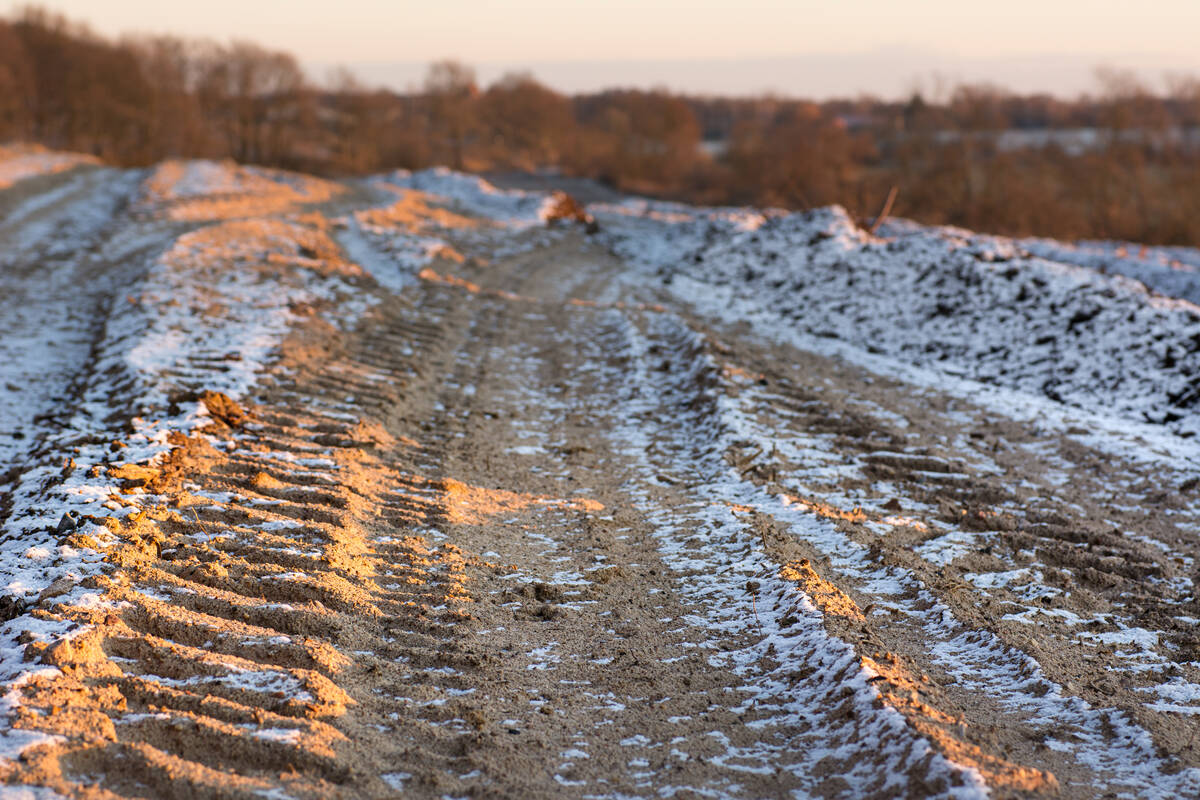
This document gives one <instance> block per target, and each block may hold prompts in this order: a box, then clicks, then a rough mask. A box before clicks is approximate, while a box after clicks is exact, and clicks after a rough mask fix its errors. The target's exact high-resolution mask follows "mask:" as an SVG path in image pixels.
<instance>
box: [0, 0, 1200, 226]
mask: <svg viewBox="0 0 1200 800" xmlns="http://www.w3.org/2000/svg"><path fill="white" fill-rule="evenodd" d="M1099 78H1100V80H1099V91H1098V92H1097V93H1096V94H1095V95H1092V96H1085V97H1080V98H1076V99H1072V100H1066V99H1061V98H1055V97H1052V96H1049V95H1032V96H1020V95H1015V94H1012V93H1010V92H1007V91H1005V90H1003V89H1002V88H999V87H994V86H981V85H964V86H958V87H954V88H951V89H948V90H945V91H937V92H935V93H934V95H933V96H925V95H922V94H920V93H914V94H913V95H912V96H911V97H910V98H909V99H907V100H906V101H903V102H888V101H883V100H879V99H873V98H862V99H858V100H840V101H829V102H821V103H816V102H808V101H804V100H799V99H794V98H784V97H771V96H762V97H753V98H723V97H696V96H683V95H678V94H674V93H671V92H668V91H665V90H656V91H643V90H611V91H604V92H599V93H592V94H582V95H575V96H567V95H564V94H562V93H559V92H556V91H554V90H553V89H551V88H549V87H547V86H545V85H542V84H540V83H539V82H538V81H537V80H536V79H535V78H534V77H533V76H532V75H530V74H527V73H514V74H509V75H506V76H504V77H503V78H501V79H500V80H498V81H496V82H494V83H492V84H491V85H489V86H487V87H481V86H480V85H479V82H478V81H477V80H476V77H475V74H474V72H473V71H472V69H471V68H470V67H468V66H466V65H463V64H461V63H457V62H453V61H446V62H440V63H436V64H433V65H431V67H430V68H429V71H428V74H427V76H426V78H425V81H424V83H423V85H422V86H421V88H420V89H419V90H416V91H410V92H395V91H390V90H385V89H376V88H370V87H367V86H365V85H363V84H362V83H360V82H359V81H358V80H357V79H356V78H355V77H354V76H353V75H352V74H351V73H349V72H347V71H344V70H342V71H339V72H338V73H337V74H335V75H333V76H331V77H330V79H329V80H327V81H325V82H324V83H323V84H317V83H314V82H313V81H311V80H309V79H308V78H307V77H306V76H305V74H304V71H303V70H302V68H301V67H300V65H299V63H298V61H297V60H296V58H295V57H294V56H293V55H291V54H289V53H283V52H276V51H272V50H268V49H265V48H263V47H260V46H258V45H256V44H253V43H249V42H241V41H235V42H232V43H229V44H219V43H216V42H211V41H198V40H191V39H185V38H179V37H173V36H137V37H123V38H120V39H110V38H106V37H102V36H99V35H97V34H95V33H93V32H92V31H90V30H89V29H88V28H87V27H86V26H84V25H82V24H78V23H74V22H72V21H69V20H67V19H65V18H63V17H61V16H59V15H56V14H53V13H50V12H48V11H45V10H43V9H40V8H26V9H23V10H20V11H18V12H16V13H14V14H13V15H11V16H10V18H8V19H5V20H0V141H4V140H27V141H36V142H40V143H43V144H45V145H47V146H50V147H55V148H60V149H68V150H77V151H83V152H88V153H92V154H94V155H97V156H99V157H101V158H103V159H104V160H106V161H109V162H111V163H115V164H122V165H131V166H136V165H145V164H151V163H154V162H156V161H158V160H161V159H163V158H167V157H173V156H187V157H207V158H233V159H235V160H237V161H239V162H243V163H254V164H262V165H268V166H277V167H283V168H287V169H294V170H299V171H304V172H311V173H316V174H322V175H333V176H338V175H354V174H365V173H370V172H378V171H383V170H388V169H394V168H399V167H402V168H408V169H419V168H422V167H427V166H433V165H448V166H451V167H455V168H457V169H466V170H471V171H477V172H488V171H512V170H523V171H524V170H536V169H543V168H550V169H557V170H561V171H562V172H563V173H565V174H569V175H575V176H582V177H589V178H594V179H597V180H599V181H601V182H603V183H605V184H607V185H610V186H612V187H614V188H616V189H619V190H622V191H627V192H634V193H640V194H645V195H650V196H656V197H664V198H672V199H680V200H687V201H692V202H700V203H707V204H753V205H770V206H781V207H786V208H807V207H812V206H819V205H828V204H832V203H839V204H841V205H843V206H845V207H846V208H847V209H849V211H850V212H851V213H852V214H855V215H858V216H860V217H862V218H869V217H871V216H873V215H875V214H877V213H878V211H879V209H880V208H881V206H882V205H883V204H884V201H885V198H886V197H887V196H888V195H889V193H890V192H891V191H892V190H893V188H895V189H896V190H897V193H896V197H897V199H896V202H895V206H894V208H893V210H892V213H893V214H895V215H898V216H905V217H909V218H912V219H916V220H920V221H923V222H930V223H944V224H953V225H960V226H963V227H968V228H973V229H978V230H984V231H989V232H994V233H1008V234H1014V235H1031V234H1032V235H1045V236H1056V237H1062V238H1116V239H1127V240H1132V241H1141V242H1147V243H1158V244H1181V245H1193V246H1195V245H1200V80H1197V79H1195V78H1187V77H1178V78H1175V79H1172V80H1171V81H1170V82H1169V83H1168V84H1167V85H1166V87H1165V89H1164V90H1163V91H1155V90H1152V89H1151V88H1150V87H1148V86H1146V85H1144V84H1143V83H1141V82H1139V81H1138V80H1137V79H1136V78H1135V77H1134V76H1132V75H1130V74H1126V73H1121V72H1112V71H1109V72H1105V73H1102V74H1101V75H1100V76H1099Z"/></svg>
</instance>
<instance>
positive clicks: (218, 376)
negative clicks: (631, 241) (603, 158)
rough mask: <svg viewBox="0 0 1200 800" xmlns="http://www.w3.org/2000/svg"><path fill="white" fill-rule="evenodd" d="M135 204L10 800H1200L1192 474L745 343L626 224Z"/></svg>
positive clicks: (95, 371)
mask: <svg viewBox="0 0 1200 800" xmlns="http://www.w3.org/2000/svg"><path fill="white" fill-rule="evenodd" d="M418 177H419V176H418ZM434 177H435V178H437V176H434ZM438 179H439V180H445V176H441V177H440V178H438ZM38 180H40V179H38ZM416 180H417V179H416V178H414V181H416ZM429 180H431V181H432V180H434V178H430V179H429ZM463 180H464V181H465V180H466V179H463ZM22 185H23V184H17V186H16V187H15V188H14V189H10V190H8V191H10V192H13V191H16V190H18V189H20V188H21V186H22ZM25 185H26V186H28V184H25ZM464 185H465V184H464ZM99 187H107V188H105V189H104V191H106V192H111V193H112V197H115V198H121V199H120V200H112V201H107V200H106V201H105V202H108V203H109V205H108V206H106V210H105V211H104V213H103V215H102V216H103V217H104V219H103V223H102V224H100V225H99V226H98V227H96V228H94V231H93V229H91V228H89V233H88V234H87V235H86V236H85V235H84V234H79V235H77V236H75V235H73V236H72V237H70V238H67V239H64V241H68V242H83V241H85V239H86V240H87V241H94V242H95V244H93V245H89V248H90V250H89V252H91V255H90V256H88V258H90V259H91V260H90V261H89V262H88V263H89V264H92V267H90V269H92V272H89V273H88V274H89V275H92V274H95V275H113V276H116V277H113V278H112V279H111V280H110V282H109V283H108V284H99V288H96V289H94V290H93V291H92V292H91V293H90V294H89V297H92V298H94V301H95V302H94V303H93V305H91V306H87V308H88V309H89V310H88V311H87V313H86V314H85V317H86V319H87V320H91V321H90V322H87V323H86V325H90V326H91V327H89V328H88V330H93V331H95V333H94V334H93V335H92V342H91V344H90V345H89V347H88V349H87V350H86V353H85V351H84V349H80V348H79V347H75V349H71V350H70V351H69V352H70V357H69V358H67V357H64V358H63V360H62V361H61V362H55V365H54V367H53V368H52V369H49V370H47V372H48V373H49V376H50V377H48V378H47V379H46V380H47V381H48V382H47V383H46V384H45V385H42V384H37V383H36V381H35V380H34V379H33V378H32V377H30V378H28V380H27V379H26V378H25V377H23V376H24V373H14V376H13V378H12V380H13V381H14V385H15V386H17V389H15V390H13V391H14V392H21V393H23V394H17V395H16V397H17V399H16V400H15V401H14V402H13V404H12V407H13V410H11V411H6V412H5V414H6V416H5V417H4V418H3V420H0V429H9V430H22V431H30V435H29V439H27V440H15V441H19V442H23V443H22V444H20V446H17V445H15V444H14V445H9V450H0V453H3V454H4V456H5V458H6V459H7V460H8V461H7V463H8V464H10V465H11V472H10V476H11V477H10V480H9V483H8V484H7V487H8V488H7V490H6V492H7V494H6V496H7V497H9V498H10V499H9V501H8V503H7V508H6V511H5V513H6V518H5V527H4V530H5V537H6V540H5V547H6V548H8V549H7V551H6V552H7V555H6V558H7V559H8V561H9V562H10V563H8V564H6V569H7V570H8V572H7V573H6V574H8V575H9V576H10V577H11V582H10V583H9V586H8V588H7V590H6V591H7V595H8V596H7V597H6V599H5V601H4V609H5V616H6V617H8V618H9V619H8V622H7V623H6V625H5V627H4V629H3V636H4V640H5V642H6V643H7V644H6V649H5V658H4V661H3V667H4V669H5V675H4V678H5V680H6V681H7V685H8V687H9V688H8V690H7V692H8V693H7V694H6V696H5V704H6V709H7V713H8V715H9V722H8V728H7V730H6V733H5V735H4V738H3V747H2V748H0V755H3V756H5V760H4V761H3V762H2V764H3V775H4V777H5V778H6V779H7V781H8V783H9V786H7V787H4V788H3V789H0V796H5V792H9V793H14V794H13V796H14V797H16V796H22V795H19V794H15V792H17V791H23V789H18V788H17V787H41V788H39V789H37V790H36V792H37V793H35V794H33V795H32V796H35V797H38V798H44V797H56V796H59V795H61V796H66V797H213V798H216V797H247V798H249V797H297V798H302V797H314V798H315V797H321V798H323V797H347V798H353V797H398V796H402V795H403V796H410V795H411V796H417V797H515V796H525V797H547V798H550V797H554V798H557V797H649V796H656V797H878V798H890V797H982V796H985V795H988V794H989V793H990V796H992V797H1041V796H1053V797H1071V798H1075V797H1079V798H1088V797H1104V796H1133V797H1164V798H1170V797H1188V796H1200V751H1198V750H1197V744H1196V743H1195V741H1194V740H1195V738H1196V733H1197V730H1198V728H1197V722H1196V717H1195V713H1196V710H1197V709H1200V706H1197V705H1193V703H1194V702H1195V700H1196V699H1200V685H1198V683H1200V681H1198V678H1200V675H1198V674H1197V668H1196V664H1195V662H1196V661H1197V659H1196V656H1195V654H1194V652H1193V650H1194V648H1195V646H1196V645H1195V642H1196V634H1195V626H1196V625H1197V624H1200V622H1198V620H1200V610H1198V609H1197V608H1196V600H1195V598H1194V597H1193V592H1194V583H1193V580H1194V576H1195V567H1194V558H1195V551H1196V533H1197V532H1200V527H1198V526H1200V515H1198V511H1197V508H1196V500H1195V498H1196V494H1195V491H1194V487H1195V482H1194V481H1195V466H1194V465H1195V462H1194V461H1191V460H1189V459H1190V456H1189V455H1188V454H1189V453H1190V450H1188V449H1187V448H1188V447H1189V446H1190V445H1189V440H1187V439H1186V438H1179V439H1177V444H1178V450H1176V451H1173V452H1168V453H1160V454H1156V453H1155V447H1156V446H1157V442H1156V441H1151V442H1147V443H1145V446H1144V447H1142V448H1141V449H1140V450H1139V449H1136V448H1134V449H1133V450H1131V449H1130V447H1129V446H1127V445H1128V442H1129V440H1130V439H1131V438H1133V437H1134V436H1135V435H1136V434H1137V433H1138V430H1140V429H1136V428H1131V427H1129V426H1125V427H1121V428H1120V430H1118V431H1116V432H1114V433H1112V434H1111V438H1112V442H1111V443H1110V445H1111V446H1107V447H1105V446H1102V445H1103V443H1101V444H1100V445H1097V444H1095V442H1094V437H1095V436H1101V435H1108V434H1106V433H1105V431H1106V430H1108V429H1107V428H1105V427H1104V426H1105V424H1106V422H1105V420H1106V419H1108V418H1102V417H1101V416H1097V415H1096V414H1093V413H1092V412H1088V411H1086V410H1079V409H1074V410H1071V412H1070V415H1071V419H1072V420H1073V423H1072V426H1067V428H1064V427H1063V426H1061V425H1057V424H1055V423H1054V421H1053V420H1052V419H1050V418H1049V417H1047V418H1046V419H1044V420H1043V421H1042V423H1041V424H1039V422H1038V421H1036V420H1035V421H1031V420H1030V418H1029V415H1028V414H1024V413H1016V412H1014V413H1012V414H1007V415H1006V414H1005V413H1002V411H1003V408H1002V406H1000V405H999V404H998V403H997V402H994V401H993V400H989V399H988V398H989V397H990V395H988V394H987V392H988V389H987V387H980V388H979V392H980V395H979V398H980V399H979V402H972V401H971V400H970V399H964V398H963V396H962V393H961V392H956V391H941V390H939V388H937V387H936V386H930V385H929V383H928V382H922V381H920V380H915V379H910V380H903V379H902V378H901V377H897V370H896V369H891V368H889V369H882V368H880V369H872V368H870V360H869V359H867V358H859V359H849V358H840V357H835V356H832V355H830V354H829V353H827V352H823V351H820V350H815V349H806V348H803V347H798V346H797V345H796V344H795V343H794V342H792V341H791V340H789V338H788V337H785V336H781V335H777V334H778V333H779V331H778V330H775V329H773V328H771V327H764V326H763V325H761V324H760V323H759V322H757V321H755V322H740V321H738V320H736V319H730V318H728V317H722V316H720V315H715V314H713V313H709V312H706V311H705V309H704V307H703V304H700V303H688V302H685V300H684V299H681V297H680V295H679V294H678V293H676V292H673V291H672V290H671V287H670V284H669V282H663V281H655V280H651V279H649V278H648V277H647V276H646V274H645V273H644V272H640V271H638V270H636V269H634V268H632V267H631V266H630V263H629V261H628V260H627V259H626V258H624V257H619V256H618V255H617V253H622V252H624V249H623V246H622V245H621V244H620V243H619V242H618V243H616V244H614V237H620V236H623V235H629V236H632V235H633V233H632V232H627V231H626V229H624V228H623V227H622V226H623V224H624V223H623V221H622V218H621V216H620V215H619V214H613V215H611V217H610V218H602V224H604V225H605V231H606V233H605V235H604V237H608V238H604V237H601V238H598V239H597V238H595V237H588V236H585V235H584V233H583V231H582V229H576V228H575V227H573V226H571V225H559V226H556V227H552V228H546V227H545V226H543V225H541V224H540V223H539V224H532V223H528V224H527V223H526V222H524V221H522V220H523V218H522V217H520V214H523V213H525V211H523V209H525V208H526V206H527V205H528V204H529V203H530V202H533V205H534V206H535V207H536V205H537V203H538V202H540V199H539V198H528V197H515V196H514V197H506V196H503V195H499V194H489V193H487V192H482V193H480V192H478V191H476V192H475V193H474V194H472V193H469V192H467V193H462V194H454V193H452V192H443V193H438V192H435V191H434V189H433V188H432V187H428V188H427V189H426V190H425V191H424V192H422V191H420V185H419V184H416V188H415V189H414V188H412V185H408V186H406V185H402V184H396V185H392V186H380V185H378V184H364V185H355V186H353V187H349V188H343V187H336V186H332V185H325V184H321V183H318V182H300V179H299V178H293V177H288V176H286V175H281V174H269V173H268V172H267V171H259V172H250V171H239V169H238V168H235V167H232V166H231V165H208V164H203V163H201V164H190V165H164V166H163V167H160V168H159V169H158V170H156V171H154V172H153V173H151V174H150V175H149V176H148V177H147V176H143V175H141V174H135V173H119V174H118V173H112V172H105V171H91V172H83V173H79V172H76V173H67V175H66V176H65V177H64V176H58V177H56V178H55V179H54V181H50V182H48V184H47V186H46V187H45V191H46V192H47V193H52V192H59V193H61V195H62V197H63V198H64V199H62V200H55V201H54V203H59V205H51V204H47V208H50V207H53V208H61V209H69V208H71V207H72V206H71V203H73V202H76V200H78V202H81V203H86V204H87V205H88V207H89V208H92V207H97V206H99V201H98V200H96V199H95V197H94V196H93V195H91V194H88V193H89V192H95V191H99V190H100V189H99ZM39 189H41V187H39ZM3 196H4V195H3V194H0V197H3ZM34 196H35V197H36V196H37V195H36V194H35V195H34ZM108 196H109V195H107V194H106V195H105V197H108ZM505 203H507V204H508V205H505ZM356 212H357V213H356ZM502 212H503V213H502ZM36 213H37V212H36V210H35V211H30V212H27V216H26V217H21V216H19V213H18V214H17V215H10V217H9V219H8V220H7V221H6V222H5V223H3V224H0V235H3V236H5V237H9V238H8V239H6V241H10V242H11V241H17V242H21V243H23V242H25V239H23V238H21V237H23V236H26V233H25V232H26V231H30V230H34V227H33V223H32V222H30V223H25V222H23V221H22V220H24V219H29V220H32V219H34V218H35V217H36ZM655 213H657V212H655ZM97 214H99V212H97ZM72 216H73V215H72ZM630 224H631V225H633V226H634V227H631V228H630V229H629V231H636V230H637V228H636V226H640V225H643V224H647V223H646V222H645V220H644V219H642V218H639V219H638V220H637V221H636V222H631V223H630ZM135 231H136V233H134V232H135ZM101 232H102V233H101ZM87 236H91V237H92V239H87ZM97 237H99V238H97ZM135 241H136V242H137V243H138V245H137V247H134V246H133V245H132V244H131V243H132V242H135ZM25 246H26V245H24V244H21V245H20V247H25ZM20 247H18V248H17V249H18V250H19V249H20ZM30 247H32V246H30ZM30 252H34V251H30ZM37 252H40V251H37ZM78 252H79V248H78V247H72V248H69V252H68V253H66V254H64V256H63V258H64V259H66V260H64V261H58V262H54V261H50V262H46V263H47V264H51V265H53V267H54V268H53V269H48V270H47V271H45V272H44V273H40V274H43V275H44V277H43V278H41V279H39V280H37V281H33V283H32V284H31V285H32V286H34V287H40V288H41V289H45V288H46V287H48V286H50V285H51V284H49V283H47V282H48V281H51V280H59V277H61V276H60V273H63V271H64V270H68V269H78V268H79V267H78V266H77V265H78V264H79V263H82V262H79V260H78V259H79V258H80V256H78V255H77V254H78ZM35 260H36V259H26V260H25V261H24V262H21V263H31V264H32V263H33V262H34V261H35ZM14 263H17V262H14ZM38 263H42V262H41V261H38ZM72 265H74V266H72ZM26 272H28V270H26ZM29 274H39V273H32V272H30V273H29ZM63 274H68V273H63ZM23 275H25V272H22V271H21V270H20V269H17V268H16V267H13V266H8V267H6V271H5V281H7V282H8V283H6V284H5V285H10V284H11V285H16V283H14V282H18V281H23V280H26V278H25V277H23ZM231 276H232V277H231ZM118 278H119V279H118ZM65 283H66V284H71V285H76V286H78V285H82V283H81V282H80V281H79V280H78V279H75V280H71V279H69V278H68V279H67V280H66V281H65ZM89 285H90V286H95V285H96V284H89ZM63 291H65V288H64V289H63V290H61V291H60V290H54V291H46V292H45V294H46V295H47V297H46V298H44V299H39V297H41V296H40V295H38V294H37V293H36V292H34V291H33V289H31V290H30V293H27V294H25V295H20V296H19V297H21V298H22V299H21V300H20V302H17V299H16V298H17V297H18V295H17V294H16V293H14V292H12V291H11V290H10V293H9V297H8V298H6V299H5V300H4V303H5V304H6V305H4V310H3V312H2V314H8V315H10V316H9V317H3V316H0V318H4V319H9V318H13V319H15V318H17V317H18V316H19V314H21V313H26V311H22V309H28V308H38V309H41V311H39V313H41V314H42V315H43V316H42V317H41V319H55V318H60V319H61V318H64V316H65V321H64V323H63V324H61V325H59V326H58V327H54V326H47V325H42V324H30V325H27V326H26V328H28V329H30V330H34V331H35V332H36V333H38V335H41V336H43V337H44V338H45V339H46V341H47V345H46V346H47V347H48V348H50V349H51V350H55V351H57V346H56V344H55V343H57V342H59V341H69V340H70V336H71V334H72V333H73V332H77V331H79V330H80V329H81V326H82V325H83V324H84V323H81V322H79V321H76V320H74V319H73V318H71V317H70V316H69V315H65V312H62V311H60V310H59V307H58V306H54V305H52V304H51V298H52V299H53V300H54V301H56V302H64V299H65V302H66V304H67V305H68V306H69V307H71V308H78V307H79V305H80V304H79V303H78V302H74V301H73V300H71V299H70V298H71V295H69V294H63V293H62V292H63ZM1181 313H1182V312H1181ZM31 335H32V334H31ZM5 338H6V339H7V334H6V337H5ZM85 338H86V337H85ZM3 346H8V342H7V341H6V342H5V343H4V345H3ZM61 352H66V351H61ZM6 374H7V373H6ZM231 398H232V399H231ZM47 401H48V402H50V403H51V404H52V405H53V407H54V409H55V412H54V414H53V415H52V416H51V417H50V418H48V419H49V420H50V421H49V422H45V423H44V424H43V423H41V422H39V423H38V424H39V425H43V427H42V428H37V427H31V426H30V425H31V422H30V421H31V420H32V418H33V415H30V414H29V412H30V411H33V412H34V415H44V413H45V412H44V411H43V410H42V407H41V406H39V405H38V403H44V402H47ZM1047 413H1049V412H1047ZM22 414H25V415H26V416H27V417H29V419H28V420H27V419H26V418H25V417H22V416H21V415H22ZM1109 421H1111V420H1109ZM1088 425H1090V427H1087V428H1086V429H1084V428H1083V427H1079V426H1088ZM1118 427H1120V426H1118ZM1131 431H1132V432H1131ZM1085 434H1086V435H1087V436H1091V437H1093V438H1092V439H1086V441H1087V442H1089V443H1085V442H1084V440H1085V438H1086V437H1085ZM1164 435H1168V434H1164ZM66 459H70V461H65V460H66ZM1155 459H1157V460H1155ZM66 511H73V513H75V514H76V518H75V521H68V522H67V523H66V524H65V526H64V525H63V524H62V523H61V521H60V519H59V515H60V513H66ZM39 548H40V549H39ZM39 581H40V582H39Z"/></svg>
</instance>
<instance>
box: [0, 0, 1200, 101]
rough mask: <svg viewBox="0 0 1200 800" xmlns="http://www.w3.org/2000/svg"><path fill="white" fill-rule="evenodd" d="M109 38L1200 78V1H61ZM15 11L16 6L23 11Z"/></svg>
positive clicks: (1045, 84)
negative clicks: (153, 36) (162, 36)
mask: <svg viewBox="0 0 1200 800" xmlns="http://www.w3.org/2000/svg"><path fill="white" fill-rule="evenodd" d="M44 4H45V5H46V6H47V7H48V8H50V9H52V10H55V11H59V12H61V13H64V14H66V15H67V16H69V17H71V18H73V19H76V20H82V21H86V22H88V23H89V24H90V25H91V26H92V27H93V29H95V30H97V31H98V32H100V33H104V34H110V35H116V34H120V33H173V34H178V35H184V36H192V37H207V38H214V39H218V40H223V41H224V40H229V39H233V38H239V39H248V40H251V41H255V42H257V43H259V44H262V45H264V46H267V47H270V48H272V49H281V50H287V51H289V52H292V53H293V54H295V55H296V56H297V57H298V58H299V59H300V61H301V62H302V63H303V64H304V65H305V66H306V68H307V69H308V70H309V71H310V73H311V74H312V75H313V76H314V77H316V78H318V79H320V78H322V77H325V76H326V75H328V74H329V72H330V71H331V70H332V68H333V67H335V66H339V65H341V66H346V67H348V68H350V69H351V70H352V71H354V72H356V73H357V74H358V75H360V76H361V77H362V78H363V79H364V80H365V81H366V82H368V83H370V84H380V85H388V86H391V87H392V88H397V89H404V88H408V87H410V86H414V85H417V84H418V83H419V82H420V80H421V77H422V75H423V73H424V70H425V68H426V65H427V64H428V63H429V62H430V61H432V60H436V59H443V58H455V59H458V60H461V61H463V62H465V63H468V64H471V65H473V66H475V67H476V69H477V72H478V74H479V77H480V79H481V81H482V82H483V83H485V84H486V83H488V82H490V81H491V80H494V79H495V78H496V77H499V76H500V75H501V74H503V73H504V72H507V71H511V70H528V71H530V72H532V73H533V74H534V75H535V76H536V77H537V78H538V79H539V80H541V81H542V82H544V83H547V84H549V85H551V86H554V87H555V88H558V89H561V90H564V91H588V90H594V89H598V88H602V87H609V86H645V87H649V86H666V87H668V88H671V89H676V90H680V91H689V92H708V93H725V94H728V93H738V94H750V93H760V92H764V91H773V92H776V93H781V94H787V95H803V96H810V97H816V98H825V97H830V96H855V95H859V94H874V95H877V96H882V97H899V96H903V95H906V94H909V93H911V92H912V91H913V90H916V89H919V90H922V91H924V92H925V93H927V94H933V93H936V92H937V91H938V89H939V87H940V86H944V85H950V84H953V83H957V82H963V81H972V82H977V81H987V82H993V83H999V84H1002V85H1005V86H1008V87H1009V88H1012V89H1014V90H1018V91H1023V92H1031V91H1048V92H1052V93H1055V94H1061V95H1075V94H1078V93H1079V92H1082V91H1087V90H1094V89H1095V88H1096V86H1097V84H1096V81H1095V70H1096V68H1097V67H1099V66H1108V67H1113V68H1118V69H1132V70H1135V71H1137V72H1138V73H1139V74H1140V75H1141V76H1142V77H1143V78H1144V79H1145V80H1147V81H1148V82H1150V83H1151V84H1152V85H1161V84H1162V82H1163V75H1164V74H1167V73H1177V74H1178V73H1193V74H1196V75H1200V47H1198V46H1197V42H1200V0H1140V1H1139V2H1136V3H1135V2H1133V1H1132V0H1003V2H986V0H985V1H984V2H980V1H979V0H826V1H825V2H815V1H814V0H792V2H782V1H781V0H773V1H771V2H768V1H767V0H722V2H713V1H712V0H591V2H580V1H579V0H511V1H510V2H495V0H422V1H421V2H412V1H411V0H336V2H331V1H330V0H201V2H186V3H183V2H171V1H170V0H167V1H166V2H164V0H45V2H44ZM15 6H16V4H13V6H12V7H15Z"/></svg>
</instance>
